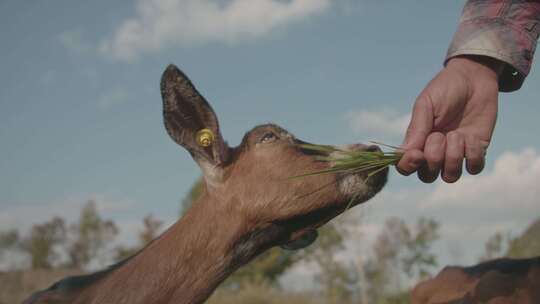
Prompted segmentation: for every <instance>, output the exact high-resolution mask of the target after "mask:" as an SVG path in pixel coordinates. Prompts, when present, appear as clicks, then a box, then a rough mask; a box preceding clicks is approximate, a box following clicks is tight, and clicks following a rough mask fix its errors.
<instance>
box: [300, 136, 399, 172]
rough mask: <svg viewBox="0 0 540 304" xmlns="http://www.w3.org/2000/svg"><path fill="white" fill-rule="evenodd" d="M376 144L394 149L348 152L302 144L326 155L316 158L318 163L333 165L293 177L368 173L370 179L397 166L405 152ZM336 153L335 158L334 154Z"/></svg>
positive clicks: (323, 146)
mask: <svg viewBox="0 0 540 304" xmlns="http://www.w3.org/2000/svg"><path fill="white" fill-rule="evenodd" d="M372 143H374V144H377V145H380V146H384V147H388V148H391V149H394V151H390V152H381V151H346V150H342V149H338V148H336V147H332V146H327V145H315V144H301V145H298V147H299V148H301V149H305V150H310V151H315V152H322V153H324V154H325V155H318V156H316V157H315V159H316V160H317V161H323V162H329V163H331V166H330V168H327V169H323V170H318V171H314V172H308V173H304V174H300V175H296V176H293V177H292V178H303V177H308V176H314V175H320V174H328V173H339V172H345V173H360V172H368V174H367V176H368V178H369V177H371V176H373V175H375V174H377V173H379V172H381V171H383V170H384V169H386V168H387V167H389V166H391V165H395V164H397V162H398V161H399V159H400V158H401V156H402V155H403V152H402V151H401V150H400V149H399V148H398V147H394V146H390V145H386V144H382V143H378V142H372ZM334 152H338V153H336V155H335V156H333V155H332V153H334Z"/></svg>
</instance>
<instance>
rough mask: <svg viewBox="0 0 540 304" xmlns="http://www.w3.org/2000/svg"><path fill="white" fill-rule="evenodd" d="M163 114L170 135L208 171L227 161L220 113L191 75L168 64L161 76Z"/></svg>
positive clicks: (226, 149) (226, 148)
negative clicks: (198, 89) (194, 83)
mask: <svg viewBox="0 0 540 304" xmlns="http://www.w3.org/2000/svg"><path fill="white" fill-rule="evenodd" d="M161 95H162V98H163V116H164V121H165V129H166V130H167V133H169V135H170V137H171V138H172V139H173V140H174V141H175V142H176V143H178V144H179V145H181V146H182V147H184V148H185V149H186V150H188V151H189V153H190V154H191V155H192V156H193V158H194V159H195V161H197V163H198V164H199V166H200V167H201V168H202V169H203V171H205V175H206V174H207V171H208V170H209V169H210V168H214V169H215V168H217V167H221V166H222V165H223V164H224V163H226V162H227V158H228V151H229V149H228V147H227V144H226V143H225V141H224V140H223V137H222V136H221V132H220V130H219V124H218V119H217V116H216V114H215V112H214V110H213V109H212V107H211V106H210V104H209V103H208V102H207V101H206V99H205V98H204V97H203V96H202V95H201V94H200V93H199V92H198V91H197V89H196V88H195V86H194V85H193V84H192V83H191V81H190V80H189V78H188V77H187V76H186V75H185V74H184V73H183V72H182V71H180V70H179V69H178V68H177V67H176V66H174V65H169V66H168V67H167V69H166V70H165V72H163V76H162V78H161Z"/></svg>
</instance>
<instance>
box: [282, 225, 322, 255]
mask: <svg viewBox="0 0 540 304" xmlns="http://www.w3.org/2000/svg"><path fill="white" fill-rule="evenodd" d="M318 236H319V233H318V232H317V230H315V229H310V230H306V231H305V232H303V233H302V234H301V235H300V236H298V237H296V238H295V239H294V240H292V241H289V242H287V243H285V244H283V245H281V248H283V249H285V250H299V249H303V248H306V247H307V246H309V245H311V244H313V243H314V242H315V240H317V237H318Z"/></svg>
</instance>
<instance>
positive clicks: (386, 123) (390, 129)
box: [345, 109, 411, 137]
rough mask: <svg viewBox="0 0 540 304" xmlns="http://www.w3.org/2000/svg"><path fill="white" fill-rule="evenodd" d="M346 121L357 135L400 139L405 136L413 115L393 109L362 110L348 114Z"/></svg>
mask: <svg viewBox="0 0 540 304" xmlns="http://www.w3.org/2000/svg"><path fill="white" fill-rule="evenodd" d="M345 119H346V120H347V122H348V124H349V126H350V128H351V129H352V130H353V132H355V133H360V134H369V135H370V136H373V135H379V136H381V135H383V136H385V135H386V136H392V137H398V136H404V135H405V131H406V130H407V126H408V124H409V121H410V120H411V115H410V114H400V113H398V112H396V111H394V110H392V109H381V110H376V111H365V110H360V111H350V112H348V113H347V114H345Z"/></svg>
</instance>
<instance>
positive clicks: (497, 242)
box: [479, 232, 504, 262]
mask: <svg viewBox="0 0 540 304" xmlns="http://www.w3.org/2000/svg"><path fill="white" fill-rule="evenodd" d="M503 247H504V236H503V234H502V233H501V232H497V233H495V234H494V235H492V236H491V237H489V239H488V240H487V241H486V244H484V254H483V255H482V256H481V257H480V259H479V260H480V262H484V261H488V260H492V259H494V258H496V257H500V256H501V255H503V252H504V251H503V250H504V249H503Z"/></svg>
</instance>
